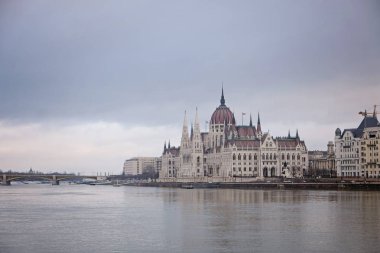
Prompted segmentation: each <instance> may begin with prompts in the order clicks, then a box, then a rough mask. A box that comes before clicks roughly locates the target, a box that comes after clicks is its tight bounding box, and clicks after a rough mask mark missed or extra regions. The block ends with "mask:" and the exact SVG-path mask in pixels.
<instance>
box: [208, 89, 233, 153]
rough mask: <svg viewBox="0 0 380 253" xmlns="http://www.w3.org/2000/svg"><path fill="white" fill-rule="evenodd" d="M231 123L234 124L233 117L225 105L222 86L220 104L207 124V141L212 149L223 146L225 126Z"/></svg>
mask: <svg viewBox="0 0 380 253" xmlns="http://www.w3.org/2000/svg"><path fill="white" fill-rule="evenodd" d="M233 124H235V118H234V115H233V113H232V112H231V110H230V108H228V107H227V106H226V101H225V99H224V91H223V87H222V96H221V98H220V105H219V107H218V108H216V110H215V111H214V113H213V114H212V116H211V120H210V126H209V142H210V147H211V148H212V149H214V148H217V147H222V146H223V144H224V139H225V134H224V131H225V130H226V129H225V127H229V126H231V125H233Z"/></svg>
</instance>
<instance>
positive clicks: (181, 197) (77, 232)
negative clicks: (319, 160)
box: [0, 185, 380, 253]
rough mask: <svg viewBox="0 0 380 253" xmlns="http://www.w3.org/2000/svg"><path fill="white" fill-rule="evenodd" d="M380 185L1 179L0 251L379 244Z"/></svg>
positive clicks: (358, 247)
mask: <svg viewBox="0 0 380 253" xmlns="http://www.w3.org/2000/svg"><path fill="white" fill-rule="evenodd" d="M379 209H380V193H379V192H337V191H304V190H302V191H289V190H236V189H191V190H189V189H166V188H138V187H119V188H115V187H109V186H95V187H94V186H83V185H68V186H54V187H53V186H47V185H43V186H38V185H34V186H32V185H21V186H11V187H1V188H0V252H2V253H3V252H20V253H22V252H85V251H88V252H377V251H378V246H380V244H379V238H380V218H379V214H380V210H379Z"/></svg>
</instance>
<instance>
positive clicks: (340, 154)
mask: <svg viewBox="0 0 380 253" xmlns="http://www.w3.org/2000/svg"><path fill="white" fill-rule="evenodd" d="M378 126H379V121H378V120H377V117H376V110H375V111H374V114H373V116H368V115H367V113H365V117H364V119H363V120H362V122H361V123H360V125H359V126H358V127H357V128H351V129H344V131H343V133H342V132H341V130H340V129H339V128H337V129H336V131H335V163H336V168H337V176H338V177H364V176H367V175H366V173H365V167H364V164H366V163H367V159H368V158H369V157H367V158H366V159H365V160H363V161H362V162H360V161H361V158H362V154H366V153H365V152H366V150H363V152H362V151H361V149H362V148H366V147H365V146H366V145H367V142H366V141H363V145H362V137H363V132H367V131H371V130H370V129H369V128H373V127H378ZM366 136H367V137H366ZM366 136H365V138H367V139H368V135H366ZM377 153H378V152H377ZM368 155H370V154H368ZM368 161H369V160H368Z"/></svg>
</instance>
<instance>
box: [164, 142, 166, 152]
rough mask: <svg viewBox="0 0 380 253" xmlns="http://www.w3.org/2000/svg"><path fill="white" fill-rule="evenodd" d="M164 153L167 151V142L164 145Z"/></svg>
mask: <svg viewBox="0 0 380 253" xmlns="http://www.w3.org/2000/svg"><path fill="white" fill-rule="evenodd" d="M164 151H166V141H165V144H164Z"/></svg>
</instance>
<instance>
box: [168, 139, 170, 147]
mask: <svg viewBox="0 0 380 253" xmlns="http://www.w3.org/2000/svg"><path fill="white" fill-rule="evenodd" d="M168 149H170V140H169V143H168Z"/></svg>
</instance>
